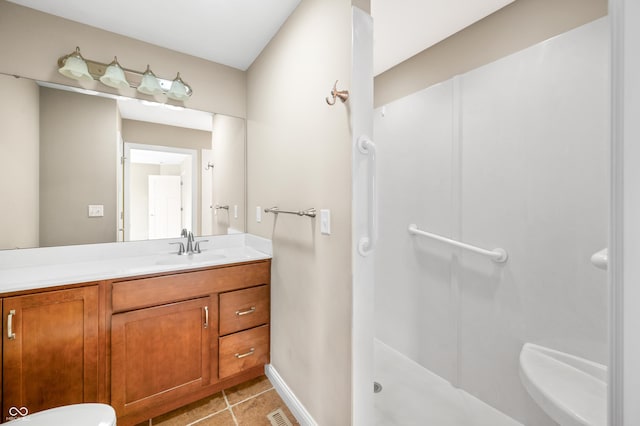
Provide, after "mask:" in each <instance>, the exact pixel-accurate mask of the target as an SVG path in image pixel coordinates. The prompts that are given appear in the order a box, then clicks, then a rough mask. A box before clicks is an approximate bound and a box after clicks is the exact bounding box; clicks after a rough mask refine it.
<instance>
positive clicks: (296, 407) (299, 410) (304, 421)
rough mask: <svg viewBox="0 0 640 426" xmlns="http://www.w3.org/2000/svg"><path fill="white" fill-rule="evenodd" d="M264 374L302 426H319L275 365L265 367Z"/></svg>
mask: <svg viewBox="0 0 640 426" xmlns="http://www.w3.org/2000/svg"><path fill="white" fill-rule="evenodd" d="M264 373H265V374H266V375H267V377H268V378H269V381H271V384H272V385H273V388H274V389H275V390H276V392H278V395H280V398H282V400H283V401H284V403H285V404H286V405H287V407H288V408H289V410H291V413H293V415H294V416H295V418H296V420H297V421H298V423H300V424H301V425H302V426H317V425H318V423H316V421H315V420H313V417H311V414H309V412H308V411H307V409H306V408H305V407H304V405H302V403H301V402H300V400H298V398H296V395H295V394H294V393H293V391H292V390H291V388H289V386H287V384H286V383H285V381H284V380H283V379H282V377H281V376H280V374H278V371H277V370H276V369H275V367H274V366H273V365H271V364H267V365H265V366H264Z"/></svg>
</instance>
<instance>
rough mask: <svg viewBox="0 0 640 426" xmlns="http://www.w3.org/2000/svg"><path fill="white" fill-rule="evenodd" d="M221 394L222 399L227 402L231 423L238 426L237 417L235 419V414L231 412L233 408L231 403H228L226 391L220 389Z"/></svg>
mask: <svg viewBox="0 0 640 426" xmlns="http://www.w3.org/2000/svg"><path fill="white" fill-rule="evenodd" d="M222 396H223V397H224V401H225V402H226V403H227V407H228V408H229V412H230V413H231V418H233V423H234V424H235V425H236V426H240V425H239V424H238V419H236V415H235V414H234V413H233V410H232V409H231V404H229V399H228V398H227V393H226V392H225V391H224V390H222Z"/></svg>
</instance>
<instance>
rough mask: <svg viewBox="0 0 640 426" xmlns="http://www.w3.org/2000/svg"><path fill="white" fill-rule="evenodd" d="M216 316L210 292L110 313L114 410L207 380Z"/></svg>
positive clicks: (170, 396) (132, 408)
mask: <svg viewBox="0 0 640 426" xmlns="http://www.w3.org/2000/svg"><path fill="white" fill-rule="evenodd" d="M217 317H218V311H217V308H216V303H212V299H211V298H210V297H202V298H199V299H194V300H187V301H184V302H178V303H172V304H168V305H162V306H157V307H152V308H146V309H139V310H135V311H130V312H126V313H122V314H116V315H113V316H112V319H111V405H113V407H114V408H115V409H116V412H117V413H118V416H124V415H126V414H130V413H132V412H136V411H141V410H145V409H147V408H149V407H152V406H157V405H158V404H162V403H166V402H170V401H172V400H174V399H175V398H178V397H180V396H183V395H187V394H189V393H191V392H194V391H196V390H198V389H200V388H201V387H202V386H206V385H208V384H209V383H210V378H211V371H215V370H214V368H216V367H217V366H216V365H214V364H213V363H214V362H215V360H214V358H215V357H212V356H211V353H212V352H211V351H212V349H214V350H216V351H217V347H216V348H211V347H210V346H211V344H213V342H212V340H213V341H215V340H216V339H211V332H212V330H213V332H214V333H215V330H216V327H217ZM214 336H215V335H214Z"/></svg>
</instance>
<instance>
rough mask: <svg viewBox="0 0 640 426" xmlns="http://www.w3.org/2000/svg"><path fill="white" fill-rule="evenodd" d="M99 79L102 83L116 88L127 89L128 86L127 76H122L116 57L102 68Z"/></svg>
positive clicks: (122, 71) (122, 72)
mask: <svg viewBox="0 0 640 426" xmlns="http://www.w3.org/2000/svg"><path fill="white" fill-rule="evenodd" d="M100 81H101V82H102V84H105V85H107V86H109V87H114V88H116V89H127V88H128V87H130V86H129V82H128V81H127V78H126V77H125V76H124V70H123V69H122V67H121V66H120V64H119V63H118V58H114V59H113V62H111V63H110V64H109V66H108V67H107V69H106V70H104V75H103V76H102V77H100Z"/></svg>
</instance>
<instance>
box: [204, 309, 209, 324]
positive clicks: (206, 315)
mask: <svg viewBox="0 0 640 426" xmlns="http://www.w3.org/2000/svg"><path fill="white" fill-rule="evenodd" d="M208 327H209V307H208V306H205V307H204V328H208Z"/></svg>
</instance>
